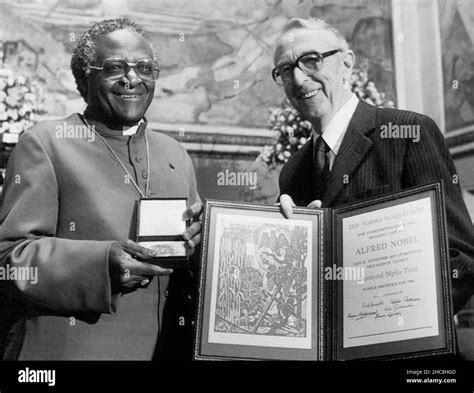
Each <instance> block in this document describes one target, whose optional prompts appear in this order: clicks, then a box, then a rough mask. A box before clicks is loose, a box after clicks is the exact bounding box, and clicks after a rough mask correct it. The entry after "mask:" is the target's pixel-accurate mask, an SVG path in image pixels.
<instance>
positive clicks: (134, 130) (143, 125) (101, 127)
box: [83, 114, 147, 136]
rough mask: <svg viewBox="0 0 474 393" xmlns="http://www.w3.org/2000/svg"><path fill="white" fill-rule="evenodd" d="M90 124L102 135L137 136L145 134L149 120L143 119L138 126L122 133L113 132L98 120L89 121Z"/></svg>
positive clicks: (124, 128)
mask: <svg viewBox="0 0 474 393" xmlns="http://www.w3.org/2000/svg"><path fill="white" fill-rule="evenodd" d="M83 117H85V118H86V119H88V118H87V115H86V114H84V115H83ZM87 121H88V123H89V124H90V125H91V126H93V127H94V130H95V131H97V132H99V133H101V134H102V135H108V136H130V135H135V134H137V133H138V134H140V133H143V130H144V129H145V128H146V125H147V120H146V119H145V118H142V119H141V120H140V121H139V122H138V123H137V124H135V125H134V126H131V127H123V128H122V131H120V130H112V129H110V128H108V127H107V126H106V125H105V124H103V123H102V122H100V121H97V120H89V119H88V120H87Z"/></svg>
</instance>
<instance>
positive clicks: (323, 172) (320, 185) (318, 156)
mask: <svg viewBox="0 0 474 393" xmlns="http://www.w3.org/2000/svg"><path fill="white" fill-rule="evenodd" d="M328 151H329V146H328V145H327V143H326V142H325V140H324V139H323V138H322V137H321V136H319V137H318V139H316V142H315V144H314V165H315V169H316V187H317V190H316V199H322V197H323V195H324V192H325V191H326V186H327V181H328V179H329V175H330V172H329V160H328V158H327V152H328Z"/></svg>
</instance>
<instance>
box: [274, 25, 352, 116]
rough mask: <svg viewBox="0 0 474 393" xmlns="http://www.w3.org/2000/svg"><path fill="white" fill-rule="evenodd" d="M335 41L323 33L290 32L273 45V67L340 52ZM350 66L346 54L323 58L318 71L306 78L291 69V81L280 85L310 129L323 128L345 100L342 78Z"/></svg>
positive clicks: (348, 71) (301, 30)
mask: <svg viewBox="0 0 474 393" xmlns="http://www.w3.org/2000/svg"><path fill="white" fill-rule="evenodd" d="M335 41H336V40H335V37H334V36H333V34H332V33H331V32H329V31H326V30H309V29H295V30H290V31H288V32H286V33H285V34H283V36H281V37H280V39H279V40H278V42H277V45H276V48H275V55H274V63H275V67H278V66H280V65H282V64H284V63H290V64H294V63H295V61H296V60H297V59H298V58H299V57H300V56H302V55H304V54H307V53H310V52H315V51H316V52H320V53H323V52H327V51H331V50H334V49H340V47H338V46H337V44H336V42H335ZM352 64H353V54H352V52H351V51H347V52H338V53H336V54H334V55H332V56H328V57H327V58H325V59H324V60H323V64H322V67H321V69H320V70H319V71H317V72H315V73H314V74H313V75H310V76H308V75H306V74H304V73H303V72H302V71H301V70H300V69H299V68H298V67H295V68H294V70H293V78H292V80H291V81H288V82H286V83H285V84H284V89H285V93H286V96H287V97H288V100H289V101H290V103H291V105H293V107H294V108H296V109H297V110H298V111H299V112H300V113H301V115H302V116H303V117H304V118H306V119H307V120H309V121H310V122H311V123H313V125H314V124H317V123H321V122H323V123H326V124H327V123H328V122H329V120H330V119H331V118H332V117H333V116H334V115H335V114H336V112H337V111H338V110H339V109H340V108H341V107H342V106H343V105H344V103H345V101H346V100H347V94H348V90H347V89H346V88H344V78H345V77H346V78H348V76H349V75H350V70H351V69H352Z"/></svg>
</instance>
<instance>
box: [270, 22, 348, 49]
mask: <svg viewBox="0 0 474 393" xmlns="http://www.w3.org/2000/svg"><path fill="white" fill-rule="evenodd" d="M300 29H308V30H325V31H328V32H330V33H331V34H332V36H333V37H334V44H335V46H336V49H341V50H343V51H345V50H348V49H349V44H348V43H347V41H346V39H345V38H344V36H343V35H342V34H341V33H340V32H339V30H337V29H336V28H335V27H333V26H331V25H330V24H329V23H327V22H325V21H324V20H322V19H317V18H309V19H302V18H292V19H290V20H289V21H288V22H287V23H286V25H285V27H283V31H282V32H281V35H280V37H279V38H278V40H280V38H281V37H282V36H283V35H284V34H285V33H288V32H289V31H292V30H300Z"/></svg>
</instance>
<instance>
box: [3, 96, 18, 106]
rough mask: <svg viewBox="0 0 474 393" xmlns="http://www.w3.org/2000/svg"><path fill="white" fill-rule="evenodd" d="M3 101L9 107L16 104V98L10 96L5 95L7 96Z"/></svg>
mask: <svg viewBox="0 0 474 393" xmlns="http://www.w3.org/2000/svg"><path fill="white" fill-rule="evenodd" d="M5 102H6V103H7V104H8V105H9V106H11V107H14V106H17V105H18V100H17V99H16V98H15V97H12V96H7V98H5Z"/></svg>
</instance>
